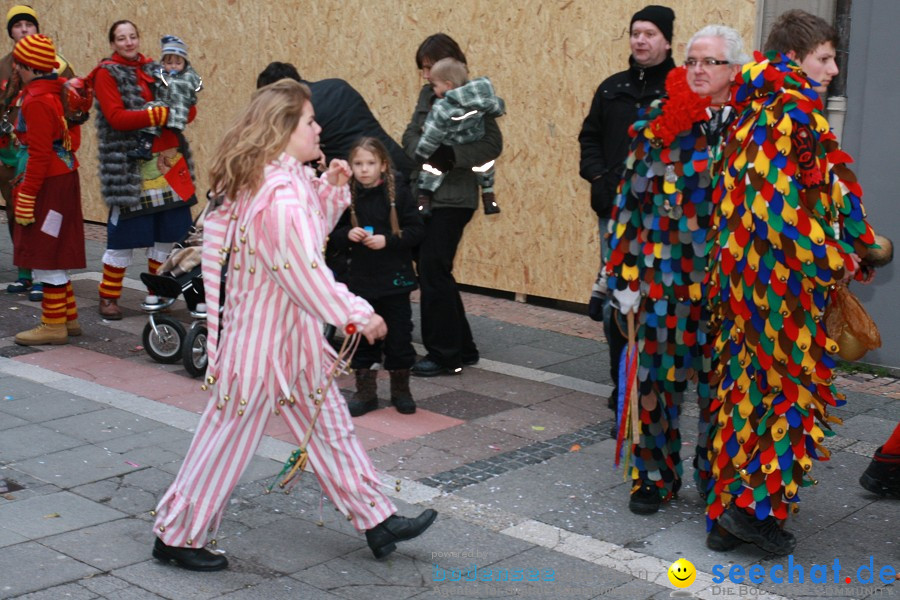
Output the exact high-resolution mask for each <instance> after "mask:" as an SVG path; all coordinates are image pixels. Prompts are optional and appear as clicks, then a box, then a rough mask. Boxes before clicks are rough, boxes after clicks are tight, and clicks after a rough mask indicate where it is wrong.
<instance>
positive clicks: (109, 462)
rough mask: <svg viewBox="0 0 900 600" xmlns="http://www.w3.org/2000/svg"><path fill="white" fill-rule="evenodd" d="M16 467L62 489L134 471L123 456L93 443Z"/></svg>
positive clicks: (44, 456) (41, 457) (32, 460)
mask: <svg viewBox="0 0 900 600" xmlns="http://www.w3.org/2000/svg"><path fill="white" fill-rule="evenodd" d="M16 468H17V469H20V470H21V471H24V472H26V473H29V474H30V475H33V476H34V477H37V478H38V479H41V480H43V481H47V482H50V483H53V484H54V485H58V486H60V487H74V486H78V485H82V484H85V483H90V482H92V481H100V480H103V479H108V478H109V477H115V476H116V475H122V474H123V473H128V472H130V471H133V470H134V469H135V467H134V466H132V465H130V464H128V463H127V462H126V459H125V458H124V457H123V456H122V455H121V454H116V453H114V452H107V451H105V450H103V449H102V448H99V447H97V446H94V445H91V444H86V445H83V446H79V447H77V448H72V449H70V450H62V451H59V452H54V453H53V454H49V453H48V454H45V455H43V456H39V457H35V458H30V459H28V460H24V461H22V462H19V463H17V465H16Z"/></svg>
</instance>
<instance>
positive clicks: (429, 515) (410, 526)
mask: <svg viewBox="0 0 900 600" xmlns="http://www.w3.org/2000/svg"><path fill="white" fill-rule="evenodd" d="M436 518H437V511H436V510H434V509H433V508H429V509H426V510H424V511H422V514H420V515H419V516H418V517H415V518H412V519H410V518H408V517H400V516H397V515H391V516H389V517H388V518H387V519H385V520H384V521H382V522H381V523H379V524H378V525H376V526H375V527H373V528H372V529H370V530H368V531H366V542H367V543H368V544H369V548H370V549H371V550H372V554H374V555H375V558H384V557H385V556H387V555H388V554H390V553H391V552H393V551H394V550H396V549H397V542H405V541H406V540H411V539H413V538H414V537H418V536H420V535H422V533H424V532H425V530H426V529H428V528H429V527H431V524H432V523H434V520H435V519H436Z"/></svg>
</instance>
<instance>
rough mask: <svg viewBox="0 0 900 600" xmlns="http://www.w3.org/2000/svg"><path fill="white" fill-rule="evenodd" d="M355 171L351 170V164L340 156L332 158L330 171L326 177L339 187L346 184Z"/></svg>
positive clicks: (329, 181)
mask: <svg viewBox="0 0 900 600" xmlns="http://www.w3.org/2000/svg"><path fill="white" fill-rule="evenodd" d="M352 175H353V172H352V171H350V164H349V163H347V161H346V160H341V159H339V158H335V159H332V161H331V164H330V165H328V171H326V172H325V179H326V181H328V183H330V184H331V185H333V186H335V187H337V186H342V185H346V184H347V182H348V181H350V177H351V176H352Z"/></svg>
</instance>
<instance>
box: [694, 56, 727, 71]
mask: <svg viewBox="0 0 900 600" xmlns="http://www.w3.org/2000/svg"><path fill="white" fill-rule="evenodd" d="M730 64H731V61H728V60H716V59H715V58H688V59H685V61H684V66H686V67H687V68H689V69H690V68H693V67H696V66H697V65H703V66H704V67H714V66H716V65H730Z"/></svg>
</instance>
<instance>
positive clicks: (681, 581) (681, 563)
mask: <svg viewBox="0 0 900 600" xmlns="http://www.w3.org/2000/svg"><path fill="white" fill-rule="evenodd" d="M695 579H697V569H695V568H694V565H693V564H691V561H689V560H685V559H683V558H679V559H678V560H676V561H675V562H673V563H672V566H671V567H669V581H670V582H671V583H672V585H674V586H675V587H677V588H686V587H688V586H690V585H691V584H692V583H694V580H695Z"/></svg>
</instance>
